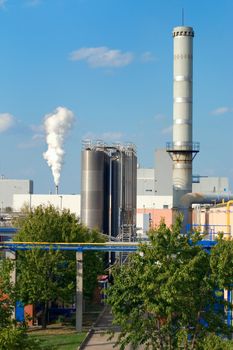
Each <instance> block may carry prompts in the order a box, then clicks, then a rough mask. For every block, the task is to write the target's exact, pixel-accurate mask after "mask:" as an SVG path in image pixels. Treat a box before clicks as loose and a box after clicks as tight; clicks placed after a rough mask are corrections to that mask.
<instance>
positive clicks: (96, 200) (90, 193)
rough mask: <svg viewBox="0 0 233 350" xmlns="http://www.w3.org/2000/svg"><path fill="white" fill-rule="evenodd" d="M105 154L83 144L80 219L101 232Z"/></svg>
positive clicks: (102, 225) (102, 223) (102, 227)
mask: <svg viewBox="0 0 233 350" xmlns="http://www.w3.org/2000/svg"><path fill="white" fill-rule="evenodd" d="M105 166H106V155H105V153H104V152H103V150H102V149H99V148H97V147H92V145H91V144H90V145H89V144H85V145H84V147H83V150H82V174H81V221H82V223H83V224H84V225H86V226H88V227H89V228H91V229H93V228H96V229H98V230H100V231H101V232H103V229H104V226H105V224H104V207H105V203H104V193H105V182H106V177H105V173H104V169H105Z"/></svg>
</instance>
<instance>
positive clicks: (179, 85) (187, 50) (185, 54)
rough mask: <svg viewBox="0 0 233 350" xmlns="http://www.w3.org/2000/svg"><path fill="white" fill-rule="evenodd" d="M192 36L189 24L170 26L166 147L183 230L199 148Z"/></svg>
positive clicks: (188, 214)
mask: <svg viewBox="0 0 233 350" xmlns="http://www.w3.org/2000/svg"><path fill="white" fill-rule="evenodd" d="M193 37H194V31H193V28H192V27H186V26H181V27H175V28H174V29H173V38H174V40H173V41H174V56H173V142H170V143H167V151H168V152H169V153H170V155H171V158H172V161H173V220H174V219H175V217H176V215H177V213H180V212H181V213H182V214H183V215H184V227H183V230H185V229H186V224H187V223H191V214H192V212H191V210H192V209H191V208H190V207H186V206H185V205H184V204H182V203H181V198H182V196H183V195H185V194H186V193H190V192H192V161H193V159H194V157H195V155H196V154H197V152H199V143H197V142H195V143H193V136H192V106H193V91H192V90H193V86H192V85H193Z"/></svg>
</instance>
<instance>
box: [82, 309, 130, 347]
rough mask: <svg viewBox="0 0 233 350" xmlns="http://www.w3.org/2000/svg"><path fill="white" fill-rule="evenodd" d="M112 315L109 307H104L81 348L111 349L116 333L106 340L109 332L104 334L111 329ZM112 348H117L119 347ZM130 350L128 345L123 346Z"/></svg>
mask: <svg viewBox="0 0 233 350" xmlns="http://www.w3.org/2000/svg"><path fill="white" fill-rule="evenodd" d="M112 327H113V326H112V315H111V312H110V309H109V308H106V309H105V311H104V313H103V315H102V317H101V318H100V319H99V320H98V322H97V323H96V325H95V327H94V331H93V333H92V334H91V336H90V339H89V340H88V342H87V343H86V345H85V346H84V347H83V349H87V350H88V349H89V350H110V349H113V346H114V344H115V342H116V339H117V337H118V334H117V333H116V334H115V335H114V338H112V339H111V340H108V338H109V334H106V332H107V331H109V330H110V329H112ZM114 330H115V331H117V328H116V327H114ZM114 349H116V350H119V347H115V348H114ZM125 349H126V350H130V346H127V347H126V348H125Z"/></svg>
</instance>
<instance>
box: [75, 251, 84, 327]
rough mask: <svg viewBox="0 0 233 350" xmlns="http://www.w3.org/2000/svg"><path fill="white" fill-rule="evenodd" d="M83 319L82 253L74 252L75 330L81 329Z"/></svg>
mask: <svg viewBox="0 0 233 350" xmlns="http://www.w3.org/2000/svg"><path fill="white" fill-rule="evenodd" d="M82 319H83V253H82V252H76V331H77V332H81V331H82Z"/></svg>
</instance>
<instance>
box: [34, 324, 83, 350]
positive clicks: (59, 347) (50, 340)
mask: <svg viewBox="0 0 233 350" xmlns="http://www.w3.org/2000/svg"><path fill="white" fill-rule="evenodd" d="M85 336H86V333H76V332H75V331H74V330H72V329H62V330H61V329H53V330H50V329H48V330H44V331H42V330H38V331H33V332H30V333H29V337H32V338H34V339H38V340H39V341H40V342H41V344H42V345H43V346H44V347H46V349H51V350H52V349H53V350H55V349H56V350H76V349H77V347H78V346H79V345H80V344H81V342H82V341H83V339H84V338H85Z"/></svg>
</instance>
